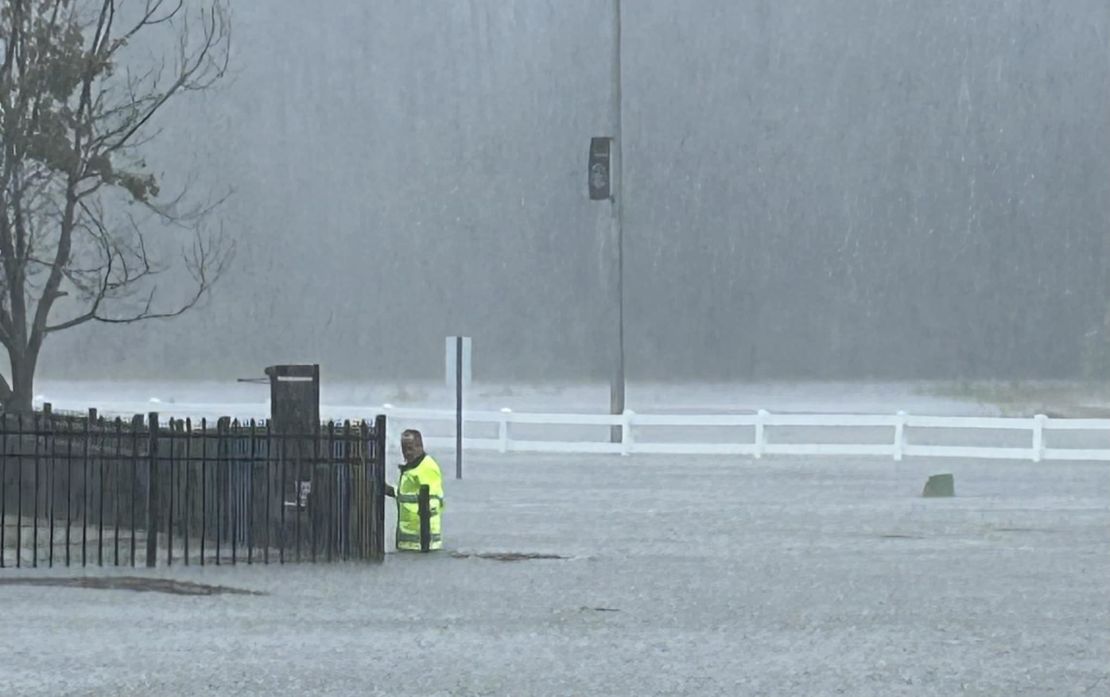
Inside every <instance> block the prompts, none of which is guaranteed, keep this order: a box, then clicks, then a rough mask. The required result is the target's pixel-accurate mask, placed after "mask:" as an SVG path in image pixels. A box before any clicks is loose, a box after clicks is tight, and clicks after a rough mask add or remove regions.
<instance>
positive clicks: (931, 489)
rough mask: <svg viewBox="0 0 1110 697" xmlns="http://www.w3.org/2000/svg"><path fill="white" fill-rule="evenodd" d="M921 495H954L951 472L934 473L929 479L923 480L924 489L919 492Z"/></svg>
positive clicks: (954, 483) (953, 481)
mask: <svg viewBox="0 0 1110 697" xmlns="http://www.w3.org/2000/svg"><path fill="white" fill-rule="evenodd" d="M921 495H922V496H925V497H935V496H955V495H956V481H955V480H954V479H953V478H952V475H951V474H934V475H933V476H931V477H929V481H927V482H925V491H923V492H921Z"/></svg>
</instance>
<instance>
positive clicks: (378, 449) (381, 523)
mask: <svg viewBox="0 0 1110 697" xmlns="http://www.w3.org/2000/svg"><path fill="white" fill-rule="evenodd" d="M385 436H386V421H385V414H378V416H377V418H376V419H374V459H373V463H374V505H375V510H374V528H375V535H374V545H375V550H374V559H375V560H376V561H383V560H384V559H385V445H386V443H385Z"/></svg>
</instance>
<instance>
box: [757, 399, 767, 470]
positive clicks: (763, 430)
mask: <svg viewBox="0 0 1110 697" xmlns="http://www.w3.org/2000/svg"><path fill="white" fill-rule="evenodd" d="M768 416H770V412H768V411H767V410H766V409H760V410H759V411H758V412H756V415H755V459H757V460H758V459H760V458H762V457H763V448H764V447H765V446H766V445H767V423H766V422H767V417H768Z"/></svg>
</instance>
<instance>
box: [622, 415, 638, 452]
mask: <svg viewBox="0 0 1110 697" xmlns="http://www.w3.org/2000/svg"><path fill="white" fill-rule="evenodd" d="M635 415H636V412H634V411H632V410H631V409H625V410H624V414H622V415H621V455H628V454H629V453H630V452H632V417H633V416H635Z"/></svg>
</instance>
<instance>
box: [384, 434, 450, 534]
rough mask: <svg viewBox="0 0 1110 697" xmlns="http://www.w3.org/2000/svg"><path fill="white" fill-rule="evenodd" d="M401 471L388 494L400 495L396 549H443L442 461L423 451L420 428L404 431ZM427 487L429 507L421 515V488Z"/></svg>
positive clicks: (396, 496) (388, 486) (402, 436)
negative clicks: (439, 462) (403, 459)
mask: <svg viewBox="0 0 1110 697" xmlns="http://www.w3.org/2000/svg"><path fill="white" fill-rule="evenodd" d="M401 455H402V456H403V457H404V458H405V464H403V465H401V467H400V468H401V475H400V477H399V478H398V480H397V487H396V488H394V487H392V486H390V485H388V484H386V487H385V494H386V496H392V497H394V498H396V499H397V537H396V539H397V549H398V550H400V551H406V552H430V551H432V550H436V549H443V532H442V528H441V526H440V522H441V521H440V516H441V513H442V511H443V476H442V475H441V474H440V471H439V464H438V463H437V462H436V461H435V460H434V459H433V458H432V456H431V455H428V454H427V453H425V452H424V438H423V437H422V436H421V435H420V431H415V430H411V429H410V430H407V431H405V432H404V433H402V434H401ZM425 486H426V487H428V501H427V509H426V511H425V512H424V515H421V505H420V489H421V487H425Z"/></svg>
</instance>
